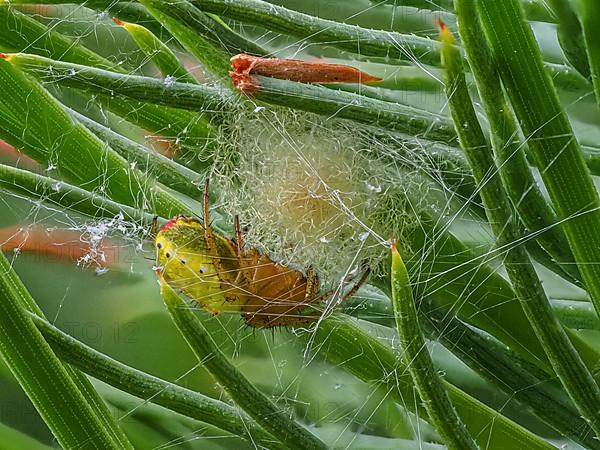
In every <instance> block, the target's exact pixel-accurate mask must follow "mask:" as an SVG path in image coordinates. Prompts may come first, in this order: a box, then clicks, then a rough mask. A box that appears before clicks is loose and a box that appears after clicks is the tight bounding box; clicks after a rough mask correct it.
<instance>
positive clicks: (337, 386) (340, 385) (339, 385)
mask: <svg viewBox="0 0 600 450" xmlns="http://www.w3.org/2000/svg"><path fill="white" fill-rule="evenodd" d="M342 386H343V384H342V383H335V385H334V386H333V389H335V390H338V389H339V388H341V387H342Z"/></svg>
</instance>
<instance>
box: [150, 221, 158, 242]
mask: <svg viewBox="0 0 600 450" xmlns="http://www.w3.org/2000/svg"><path fill="white" fill-rule="evenodd" d="M157 234H158V216H154V217H153V218H152V225H151V226H150V236H149V237H150V239H152V240H154V239H156V235H157Z"/></svg>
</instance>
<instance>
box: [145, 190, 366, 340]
mask: <svg viewBox="0 0 600 450" xmlns="http://www.w3.org/2000/svg"><path fill="white" fill-rule="evenodd" d="M235 231H236V237H235V239H227V238H225V237H223V236H221V235H220V234H218V233H215V232H213V230H212V228H211V226H210V221H209V211H208V184H207V185H206V187H205V191H204V220H203V222H200V221H199V220H197V219H195V218H192V217H188V216H183V215H178V216H175V217H174V218H173V219H171V220H170V221H169V222H167V224H165V225H164V226H163V227H162V228H161V230H160V231H159V232H158V233H157V235H156V238H155V246H156V251H157V265H158V267H159V268H160V270H161V273H162V276H163V277H164V279H165V281H167V282H168V283H169V284H170V285H171V286H172V287H173V288H175V289H178V290H180V291H181V292H183V293H184V294H185V295H187V296H188V297H190V298H191V299H192V300H194V301H195V302H197V303H198V304H199V305H200V306H201V307H202V308H204V309H206V310H207V311H209V312H211V313H213V314H217V313H220V312H223V311H237V312H240V313H242V315H243V316H244V319H245V321H246V323H247V324H248V325H250V326H253V327H258V328H271V327H276V326H286V325H291V326H297V325H306V324H309V323H311V322H313V321H315V320H316V319H318V318H319V314H317V313H316V312H314V311H313V312H306V309H307V308H308V307H310V306H311V305H315V304H317V303H320V302H322V301H324V300H326V299H328V298H330V297H331V296H332V294H333V293H332V292H319V278H318V276H317V275H316V274H315V273H313V271H312V270H310V269H309V270H308V271H307V273H306V274H304V273H302V272H301V271H299V270H296V269H292V268H290V267H289V266H287V265H284V264H281V263H278V262H275V261H273V260H272V259H271V258H270V257H269V256H268V255H266V254H264V253H260V252H259V251H258V250H257V249H255V248H254V247H245V246H244V242H243V235H242V232H241V229H240V225H239V220H238V218H237V217H236V218H235ZM367 276H368V271H367V272H365V273H364V275H363V276H362V277H361V279H360V280H359V281H358V283H357V284H356V285H355V286H354V287H352V288H351V289H350V291H349V292H348V293H346V294H345V295H344V296H343V297H342V299H345V298H348V297H350V296H351V295H353V294H354V293H355V292H356V290H357V289H358V287H359V286H360V285H361V284H362V283H363V282H364V281H365V280H366V278H367Z"/></svg>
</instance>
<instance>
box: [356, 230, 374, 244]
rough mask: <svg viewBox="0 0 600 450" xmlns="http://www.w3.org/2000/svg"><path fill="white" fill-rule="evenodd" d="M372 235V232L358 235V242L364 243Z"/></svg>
mask: <svg viewBox="0 0 600 450" xmlns="http://www.w3.org/2000/svg"><path fill="white" fill-rule="evenodd" d="M370 234H371V233H370V232H368V231H364V232H362V233H360V234H359V235H358V240H359V241H361V242H364V241H365V240H366V239H367V238H368V237H369V235H370Z"/></svg>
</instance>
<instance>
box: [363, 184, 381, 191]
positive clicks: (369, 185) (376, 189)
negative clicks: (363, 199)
mask: <svg viewBox="0 0 600 450" xmlns="http://www.w3.org/2000/svg"><path fill="white" fill-rule="evenodd" d="M365 184H366V185H367V189H368V190H370V191H372V192H375V193H376V194H379V193H380V192H381V186H380V185H377V186H374V185H372V184H370V183H369V182H368V181H367V182H366V183H365Z"/></svg>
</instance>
